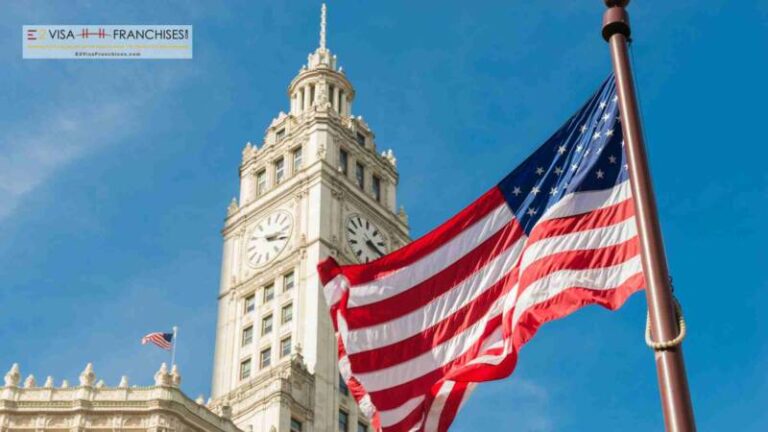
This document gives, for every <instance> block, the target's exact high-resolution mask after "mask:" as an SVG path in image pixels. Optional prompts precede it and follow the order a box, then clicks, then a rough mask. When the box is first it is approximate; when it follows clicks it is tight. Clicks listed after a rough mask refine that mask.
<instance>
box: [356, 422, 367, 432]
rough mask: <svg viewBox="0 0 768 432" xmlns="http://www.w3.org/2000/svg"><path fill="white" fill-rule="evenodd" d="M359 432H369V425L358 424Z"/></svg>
mask: <svg viewBox="0 0 768 432" xmlns="http://www.w3.org/2000/svg"><path fill="white" fill-rule="evenodd" d="M357 432H368V425H367V424H365V423H361V422H357Z"/></svg>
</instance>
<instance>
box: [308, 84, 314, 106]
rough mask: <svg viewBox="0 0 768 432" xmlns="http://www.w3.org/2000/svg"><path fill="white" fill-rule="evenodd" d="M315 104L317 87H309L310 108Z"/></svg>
mask: <svg viewBox="0 0 768 432" xmlns="http://www.w3.org/2000/svg"><path fill="white" fill-rule="evenodd" d="M314 103H315V85H314V84H312V85H310V86H309V106H312V104H314Z"/></svg>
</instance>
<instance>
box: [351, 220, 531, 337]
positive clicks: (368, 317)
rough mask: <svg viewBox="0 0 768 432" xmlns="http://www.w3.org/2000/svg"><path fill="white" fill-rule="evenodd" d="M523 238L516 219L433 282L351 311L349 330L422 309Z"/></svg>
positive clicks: (447, 268)
mask: <svg viewBox="0 0 768 432" xmlns="http://www.w3.org/2000/svg"><path fill="white" fill-rule="evenodd" d="M522 235H523V230H522V228H521V227H520V224H519V223H517V221H515V220H513V221H512V222H510V223H509V224H507V225H506V226H505V227H504V228H502V229H500V230H499V231H498V232H497V233H496V234H494V235H492V236H491V237H489V238H488V239H487V240H486V241H484V242H483V243H481V244H480V245H479V246H478V247H477V248H475V249H473V250H472V251H471V252H469V253H468V254H466V255H464V256H463V257H461V258H460V259H458V260H457V261H456V262H454V263H453V264H451V265H449V266H448V267H446V268H444V269H443V270H441V271H440V272H439V273H437V274H435V275H434V276H432V277H430V278H429V279H427V280H425V281H423V282H421V283H419V284H417V285H415V286H413V287H412V288H410V289H408V290H406V291H403V292H402V293H400V294H397V295H394V296H392V297H388V298H386V299H384V300H382V301H379V302H376V303H370V304H367V305H364V306H359V307H351V308H349V309H347V311H346V313H345V314H344V318H345V319H346V321H347V325H348V326H349V329H350V330H354V329H359V328H363V327H369V326H374V325H378V324H381V323H384V322H387V321H391V320H393V319H396V318H399V317H402V316H403V315H406V314H408V313H410V312H413V311H415V310H418V309H421V308H422V307H424V306H425V305H426V304H428V303H430V302H432V301H434V300H435V299H436V298H437V297H439V296H441V295H443V294H445V293H446V292H448V291H450V290H451V289H453V287H454V286H456V285H457V284H459V283H460V282H462V281H464V280H465V279H467V278H468V277H471V276H472V275H473V274H475V273H476V272H477V271H479V270H480V269H481V268H482V267H483V266H485V265H486V264H488V263H489V262H490V261H492V260H493V259H494V258H496V257H497V256H499V255H501V254H502V253H503V252H505V251H506V250H507V249H509V248H510V247H512V245H514V244H515V243H516V242H517V241H518V240H519V239H520V237H522ZM404 271H407V270H404ZM473 288H474V287H473ZM352 289H354V287H353V288H352Z"/></svg>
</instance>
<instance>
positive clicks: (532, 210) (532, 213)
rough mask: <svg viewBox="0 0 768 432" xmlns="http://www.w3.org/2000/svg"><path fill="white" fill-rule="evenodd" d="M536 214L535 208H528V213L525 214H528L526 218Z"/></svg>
mask: <svg viewBox="0 0 768 432" xmlns="http://www.w3.org/2000/svg"><path fill="white" fill-rule="evenodd" d="M536 212H537V210H536V209H535V208H533V207H528V211H527V212H526V213H528V216H533V215H535V214H536Z"/></svg>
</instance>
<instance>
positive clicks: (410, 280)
mask: <svg viewBox="0 0 768 432" xmlns="http://www.w3.org/2000/svg"><path fill="white" fill-rule="evenodd" d="M513 219H514V215H513V214H512V212H511V211H510V210H509V207H508V206H507V203H506V202H503V203H502V204H501V205H499V206H498V207H497V208H496V209H495V210H493V211H492V212H490V213H489V214H487V215H486V216H485V217H483V218H482V219H480V220H479V221H477V222H475V223H474V224H473V225H472V226H470V227H468V228H467V229H465V230H464V231H462V232H461V233H460V234H458V235H456V236H455V237H454V238H452V239H451V240H449V241H448V242H446V243H445V244H443V245H442V246H440V247H439V248H438V249H436V250H434V251H432V252H431V253H430V254H428V255H426V256H424V257H422V258H421V259H419V260H418V261H416V262H414V263H413V264H411V265H409V266H407V267H403V268H402V269H400V270H398V271H396V272H394V273H391V274H388V275H386V276H384V277H382V278H381V279H378V280H375V281H371V282H369V283H367V284H361V285H356V286H354V287H353V288H352V290H351V292H350V296H349V303H348V304H349V306H350V307H353V306H363V305H367V304H370V303H375V302H378V301H382V300H384V299H386V298H389V297H392V296H394V295H397V294H400V293H401V292H403V291H407V290H408V289H409V288H411V287H412V286H414V285H416V284H419V283H421V282H423V281H425V280H426V279H428V278H430V277H432V276H434V275H435V274H437V273H439V272H440V271H442V270H443V269H445V268H446V267H448V266H449V265H450V264H452V263H454V262H456V260H458V259H459V258H461V257H463V256H464V255H466V254H467V253H469V252H471V251H472V250H474V249H475V248H476V247H477V246H478V245H479V244H480V243H482V242H483V241H485V240H486V239H488V238H489V237H491V236H492V235H494V234H496V233H497V232H498V231H499V230H500V229H502V228H504V227H505V226H506V225H507V224H509V222H511V221H512V220H513Z"/></svg>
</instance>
